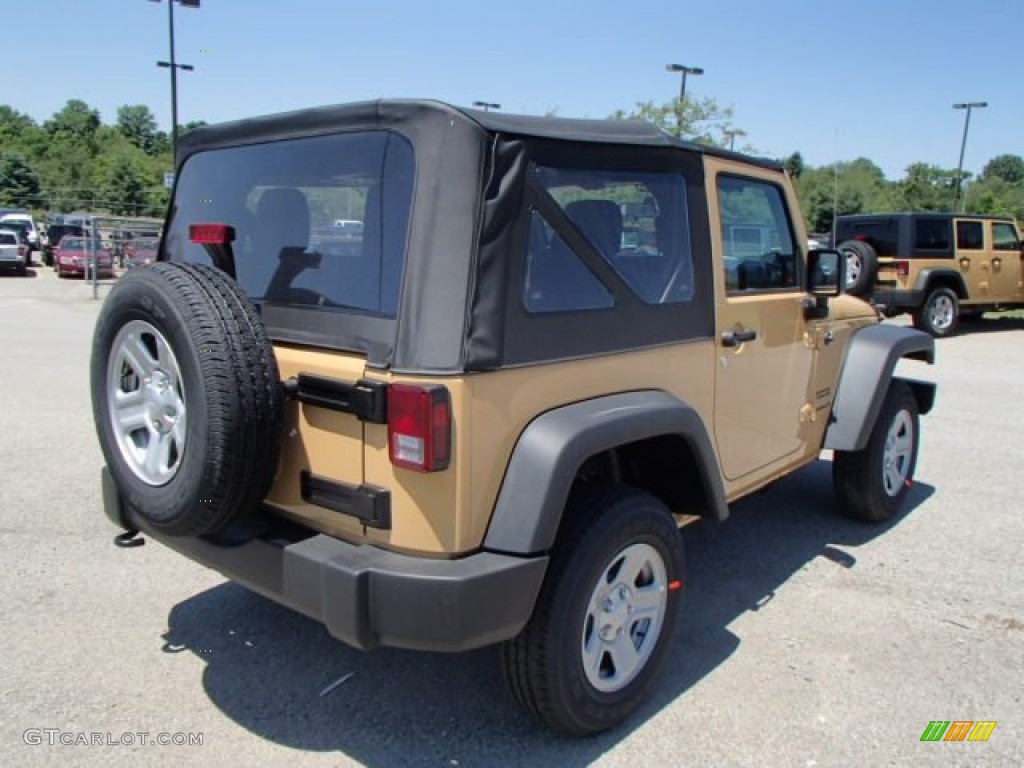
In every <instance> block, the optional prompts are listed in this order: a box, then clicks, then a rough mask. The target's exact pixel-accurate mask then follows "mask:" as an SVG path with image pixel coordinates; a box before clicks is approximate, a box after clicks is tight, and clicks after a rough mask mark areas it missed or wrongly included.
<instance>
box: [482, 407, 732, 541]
mask: <svg viewBox="0 0 1024 768" xmlns="http://www.w3.org/2000/svg"><path fill="white" fill-rule="evenodd" d="M663 435H678V436H680V437H682V438H683V439H685V440H686V442H687V444H688V445H689V447H690V449H691V450H692V452H693V455H694V456H695V457H696V459H697V464H698V468H699V472H700V475H701V477H700V480H701V483H702V484H703V487H704V492H705V497H706V498H707V499H709V500H710V507H711V508H710V509H709V510H708V512H709V515H710V516H711V517H715V518H717V519H719V520H721V519H724V518H725V517H726V516H727V515H728V505H727V503H726V500H725V490H724V488H723V487H722V480H721V473H720V472H719V470H718V460H717V457H716V454H715V452H714V448H713V447H712V443H711V438H710V437H709V435H708V431H707V427H706V426H705V425H704V420H703V419H702V418H701V417H700V414H699V413H697V411H696V410H695V409H694V408H693V407H692V406H690V405H688V404H686V403H684V402H683V401H681V400H679V399H678V398H676V397H673V396H672V395H670V394H668V393H666V392H662V391H659V390H646V391H640V392H626V393H621V394H615V395H607V396H604V397H598V398H594V399H592V400H584V401H582V402H579V403H573V404H571V405H566V406H562V407H560V408H556V409H554V410H551V411H548V412H546V413H544V414H542V415H540V416H538V417H537V418H536V419H534V420H533V421H532V422H530V424H529V425H527V427H526V429H524V430H523V432H522V434H521V435H520V436H519V440H518V441H517V442H516V446H515V449H514V450H513V452H512V458H511V460H510V461H509V465H508V470H507V471H506V473H505V478H504V480H503V481H502V484H501V490H500V491H499V493H498V499H497V502H496V503H495V505H494V512H493V515H492V516H491V523H490V526H489V528H488V530H487V536H486V538H485V540H484V548H485V549H488V550H492V551H498V552H506V553H518V554H523V555H532V554H536V553H538V552H544V551H546V550H548V549H550V548H551V546H552V545H553V544H554V542H555V535H556V534H557V533H558V527H559V524H560V522H561V519H562V512H563V510H564V509H565V505H566V502H567V501H568V498H569V491H570V489H571V487H572V482H573V480H574V478H575V477H576V473H577V472H578V471H579V468H580V467H581V466H582V464H583V462H584V461H586V460H587V459H588V458H589V457H591V456H593V455H594V454H597V453H600V452H601V451H606V450H609V449H611V448H615V447H617V446H620V445H624V444H626V443H631V442H635V441H638V440H643V439H646V438H651V437H659V436H663Z"/></svg>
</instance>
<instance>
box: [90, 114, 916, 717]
mask: <svg viewBox="0 0 1024 768" xmlns="http://www.w3.org/2000/svg"><path fill="white" fill-rule="evenodd" d="M177 171H178V172H177V176H176V178H177V182H176V187H175V190H174V198H173V202H172V204H171V207H170V211H169V215H168V219H167V222H166V227H165V229H164V235H163V241H162V243H161V251H160V257H159V259H160V260H159V261H158V262H157V263H156V264H154V265H153V266H150V267H146V268H143V269H137V270H133V271H132V272H131V273H129V274H127V275H125V276H124V277H122V278H121V280H120V281H119V283H118V284H117V285H116V286H115V287H114V288H113V290H112V291H111V293H110V295H109V296H108V298H107V300H106V302H105V304H104V306H103V309H102V312H101V315H100V318H99V321H98V324H97V327H96V332H95V342H94V348H93V360H92V370H91V375H92V394H93V404H94V411H95V419H96V428H97V431H98V434H99V439H100V443H101V445H102V448H103V453H104V457H105V460H106V467H105V468H104V470H103V472H102V480H103V491H104V503H105V507H106V512H107V515H108V516H109V517H110V518H111V519H112V520H113V521H114V522H115V523H117V524H118V525H119V526H121V527H122V528H124V529H126V531H127V532H128V533H126V534H124V535H133V534H134V533H137V532H139V531H142V532H145V533H146V534H147V535H149V536H151V537H153V538H155V539H157V540H158V541H160V542H162V543H164V544H166V545H167V546H169V547H171V548H173V549H175V550H177V551H179V552H181V553H182V554H184V555H186V556H188V557H190V558H193V559H194V560H196V561H198V562H200V563H203V564H205V565H208V566H210V567H212V568H215V569H217V570H218V571H220V572H222V573H224V574H225V575H226V576H228V577H229V578H231V579H233V580H236V581H238V582H240V583H242V584H245V585H247V586H248V587H250V588H251V589H253V590H255V591H257V592H259V593H261V594H263V595H266V596H267V597H269V598H271V599H273V600H276V601H278V602H280V603H283V604H284V605H287V606H290V607H292V608H294V609H295V610H297V611H301V612H302V613H304V614H306V615H307V616H310V617H313V618H315V619H317V620H319V621H321V622H323V624H325V625H326V627H327V630H328V631H329V632H330V633H331V634H332V635H334V636H335V637H337V638H339V639H341V640H343V641H344V642H346V643H349V644H351V645H353V646H355V647H357V648H363V649H370V648H374V647H377V646H395V647H401V648H413V649H424V650H439V651H461V650H465V649H470V648H476V647H480V646H485V645H489V644H496V643H501V644H502V646H501V647H502V660H503V665H504V670H505V673H506V677H507V680H508V682H509V685H510V687H511V690H512V692H513V694H514V696H515V698H516V699H518V701H519V702H520V703H521V704H522V705H523V706H525V707H526V708H527V709H528V710H530V711H532V712H533V713H535V714H536V715H537V716H539V717H540V718H541V719H542V720H544V721H545V722H547V723H548V724H550V725H551V726H553V727H554V728H557V729H560V730H562V731H565V732H568V733H572V734H587V733H594V732H598V731H601V730H603V729H607V728H609V727H612V726H614V725H616V724H617V723H619V722H621V721H622V720H623V719H625V718H626V717H627V716H628V714H629V713H630V712H631V711H632V710H633V709H634V708H635V707H636V706H637V704H638V703H639V702H640V701H641V700H642V698H643V697H644V695H645V694H646V693H647V692H648V691H649V689H650V688H651V687H652V685H654V684H656V682H657V679H658V670H659V668H660V667H661V666H662V664H663V663H664V662H665V661H666V659H667V657H668V656H669V655H670V654H669V651H670V648H671V644H672V634H673V630H674V628H675V626H676V623H677V618H678V615H679V610H680V605H681V599H682V595H683V588H684V585H685V577H684V573H683V548H682V536H681V535H680V532H679V528H678V525H679V523H680V522H681V521H682V520H683V518H684V516H687V515H699V516H704V517H707V518H712V519H719V520H720V519H722V518H724V517H726V515H727V514H728V511H729V506H728V505H729V503H730V502H732V501H735V500H736V499H739V498H741V497H743V496H745V495H747V494H749V493H751V492H753V491H755V490H757V489H759V488H762V487H764V486H766V485H767V484H769V483H771V482H772V481H774V480H776V479H778V478H779V477H781V476H783V475H786V474H788V473H790V472H793V471H794V470H796V469H798V468H800V467H802V466H805V465H807V464H809V463H812V462H814V461H816V460H818V458H819V454H820V453H821V451H822V449H832V450H833V451H834V452H835V453H834V456H835V458H834V463H833V466H834V476H835V486H836V491H837V495H838V500H839V505H840V506H841V507H842V508H843V509H844V510H845V511H846V512H847V513H849V514H851V515H853V516H855V517H858V518H862V519H865V520H883V519H886V518H889V517H890V516H892V515H893V514H895V513H896V512H897V510H898V509H899V507H900V504H901V502H903V500H904V497H905V496H906V494H907V491H908V487H909V485H910V483H911V480H912V478H913V474H914V466H915V461H916V457H917V450H918V414H921V413H926V412H928V411H929V409H930V408H931V406H932V402H933V399H934V385H932V384H928V383H923V382H917V381H910V380H904V379H901V378H895V377H894V376H893V371H894V367H895V365H896V364H897V362H898V361H899V360H900V359H901V358H913V359H916V360H922V361H926V362H931V361H932V356H933V344H934V343H933V341H932V339H931V338H930V337H928V336H927V335H925V334H922V333H919V332H917V331H914V330H910V329H905V328H899V327H893V326H885V325H881V324H879V319H878V316H877V313H876V312H874V311H873V310H872V308H871V307H870V306H869V305H868V304H866V303H864V302H862V301H860V300H859V299H856V298H852V297H847V296H843V295H840V293H841V291H840V286H841V285H842V280H843V273H842V269H843V263H842V260H841V259H840V256H839V253H838V252H836V251H814V252H810V253H807V252H805V250H804V247H803V244H804V243H806V238H805V235H804V232H803V229H802V226H801V224H800V214H799V211H798V210H797V203H796V198H795V197H794V194H793V191H792V188H791V187H790V184H789V182H788V180H787V178H786V176H785V173H784V172H783V171H782V169H781V168H780V167H778V166H777V165H775V164H772V163H767V162H761V161H755V160H752V159H750V158H746V157H743V156H741V155H737V154H731V153H726V152H722V151H719V150H714V149H710V148H708V147H701V146H695V145H690V144H686V143H682V142H679V141H676V140H675V139H672V138H670V137H668V136H666V135H665V134H663V133H662V132H660V131H659V130H657V129H656V128H654V127H652V126H649V125H647V124H644V123H639V122H613V121H584V120H568V119H559V118H534V117H517V116H511V115H503V114H496V113H493V112H492V113H485V112H476V111H470V110H464V109H457V108H453V107H450V106H447V105H444V104H439V103H436V102H426V101H380V102H374V103H365V104H354V105H348V106H339V107H329V108H323V109H315V110H309V111H303V112H296V113H291V114H285V115H279V116H273V117H265V118H259V119H252V120H245V121H241V122H237V123H230V124H226V125H220V126H208V127H203V128H199V129H196V130H195V131H191V132H189V133H188V134H187V135H186V136H185V137H184V138H183V139H182V142H181V147H180V155H179V158H178V168H177ZM339 219H342V220H346V221H359V222H361V226H360V227H353V228H352V229H353V232H354V234H349V235H347V236H346V237H339V236H338V234H337V232H336V228H335V227H334V225H333V223H334V222H336V221H337V220H339Z"/></svg>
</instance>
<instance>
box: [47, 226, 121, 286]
mask: <svg viewBox="0 0 1024 768" xmlns="http://www.w3.org/2000/svg"><path fill="white" fill-rule="evenodd" d="M94 258H95V259H96V268H97V272H98V275H97V277H100V278H105V277H113V276H114V257H113V256H111V255H110V251H108V250H107V249H106V248H104V247H103V244H102V243H101V242H99V241H98V240H94V241H93V243H92V248H91V249H90V248H89V241H88V240H87V239H86V238H84V237H68V236H66V235H65V236H64V237H62V238H61V239H60V244H59V245H58V246H57V252H56V254H55V259H54V265H55V266H56V267H57V277H68V276H69V275H81V276H82V277H91V276H92V260H93V259H94Z"/></svg>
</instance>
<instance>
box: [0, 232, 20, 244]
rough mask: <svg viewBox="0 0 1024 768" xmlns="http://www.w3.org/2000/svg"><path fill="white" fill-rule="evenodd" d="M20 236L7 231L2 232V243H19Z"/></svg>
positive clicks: (0, 233)
mask: <svg viewBox="0 0 1024 768" xmlns="http://www.w3.org/2000/svg"><path fill="white" fill-rule="evenodd" d="M17 244H18V238H17V237H15V236H14V235H12V234H9V233H7V232H0V245H17Z"/></svg>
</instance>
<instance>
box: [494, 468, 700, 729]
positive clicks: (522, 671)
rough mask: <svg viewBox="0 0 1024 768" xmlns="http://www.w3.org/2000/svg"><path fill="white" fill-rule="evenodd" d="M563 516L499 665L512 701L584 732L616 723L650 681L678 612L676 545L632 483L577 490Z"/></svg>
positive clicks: (679, 552) (671, 527) (674, 534)
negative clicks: (541, 578) (522, 622)
mask: <svg viewBox="0 0 1024 768" xmlns="http://www.w3.org/2000/svg"><path fill="white" fill-rule="evenodd" d="M566 515H567V521H566V524H567V527H566V529H565V530H563V531H562V532H561V533H560V534H559V541H558V543H557V544H556V546H555V550H554V552H553V553H552V558H551V565H550V567H549V572H548V576H547V579H546V580H545V583H544V587H543V589H542V590H541V594H540V597H539V598H538V600H537V605H536V606H535V608H534V614H533V617H532V618H531V619H530V622H529V624H527V626H526V628H525V629H524V630H523V632H522V633H521V634H520V635H519V636H518V637H516V638H514V639H512V640H510V641H508V642H507V643H505V644H504V645H503V646H502V663H503V667H504V672H505V679H506V681H507V682H508V685H509V687H510V689H511V691H512V694H513V696H514V697H515V698H516V700H517V701H518V702H519V704H520V705H522V706H523V707H524V708H525V709H527V710H528V711H530V712H532V713H533V714H534V715H536V716H537V717H539V718H540V719H541V720H543V721H544V722H545V723H547V724H548V725H549V726H551V727H552V728H554V729H555V730H558V731H562V732H563V733H567V734H571V735H575V736H583V735H589V734H594V733H599V732H601V731H604V730H607V729H608V728H612V727H613V726H615V725H618V724H619V723H621V722H622V721H623V720H625V719H626V718H627V717H628V716H629V714H630V713H631V712H632V711H633V710H634V709H635V708H636V707H637V706H638V705H639V704H640V703H641V702H642V701H643V699H644V698H645V696H646V695H647V693H648V691H649V690H650V688H651V686H652V685H653V684H654V682H655V680H656V675H657V672H658V669H659V668H660V667H661V665H662V663H663V661H664V658H665V655H666V653H667V651H668V647H669V644H670V642H671V638H672V635H673V633H674V631H675V626H676V622H677V619H678V615H679V607H680V604H681V598H682V590H681V587H682V574H683V545H682V537H681V536H680V534H679V529H678V528H677V527H676V524H675V521H674V520H673V518H672V516H671V514H669V512H668V510H667V509H666V508H665V507H664V505H663V504H662V503H661V502H660V501H658V500H657V499H656V498H654V497H653V496H650V495H649V494H646V493H642V492H640V491H635V490H632V489H628V488H617V487H607V486H605V487H598V488H590V489H586V490H584V491H581V492H576V493H574V495H573V498H572V499H571V500H570V502H569V507H568V508H567V510H566Z"/></svg>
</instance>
